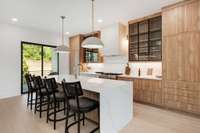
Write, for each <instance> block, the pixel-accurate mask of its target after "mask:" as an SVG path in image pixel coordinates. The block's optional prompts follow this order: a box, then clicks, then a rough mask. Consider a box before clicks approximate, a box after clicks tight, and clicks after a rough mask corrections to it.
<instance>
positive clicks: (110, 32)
mask: <svg viewBox="0 0 200 133" xmlns="http://www.w3.org/2000/svg"><path fill="white" fill-rule="evenodd" d="M101 40H102V42H103V43H104V55H107V56H109V55H118V54H119V52H120V49H119V27H118V24H115V25H112V26H109V27H106V28H103V29H102V30H101Z"/></svg>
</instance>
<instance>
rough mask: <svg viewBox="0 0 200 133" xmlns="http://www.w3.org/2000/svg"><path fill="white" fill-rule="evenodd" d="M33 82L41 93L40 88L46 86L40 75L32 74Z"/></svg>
mask: <svg viewBox="0 0 200 133" xmlns="http://www.w3.org/2000/svg"><path fill="white" fill-rule="evenodd" d="M33 83H34V87H35V89H36V90H37V91H38V92H39V94H42V89H45V88H46V87H45V84H44V81H43V79H42V78H41V77H40V76H33Z"/></svg>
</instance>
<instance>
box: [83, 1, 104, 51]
mask: <svg viewBox="0 0 200 133" xmlns="http://www.w3.org/2000/svg"><path fill="white" fill-rule="evenodd" d="M91 1H92V19H91V20H92V32H94V0H91ZM82 47H83V48H91V49H94V48H97V49H98V48H103V43H102V41H101V40H100V39H99V38H97V37H88V38H86V39H85V40H84V41H83V43H82Z"/></svg>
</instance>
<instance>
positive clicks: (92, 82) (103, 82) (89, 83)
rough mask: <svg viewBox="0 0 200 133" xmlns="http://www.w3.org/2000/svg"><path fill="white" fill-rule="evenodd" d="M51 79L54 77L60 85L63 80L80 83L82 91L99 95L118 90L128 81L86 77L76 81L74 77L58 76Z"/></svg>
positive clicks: (80, 77) (79, 77)
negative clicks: (109, 90) (112, 89)
mask: <svg viewBox="0 0 200 133" xmlns="http://www.w3.org/2000/svg"><path fill="white" fill-rule="evenodd" d="M53 77H55V78H56V80H57V81H58V82H60V83H61V82H62V80H63V79H65V80H66V82H75V81H81V85H82V87H83V89H86V90H89V91H93V92H98V93H100V92H101V91H103V90H104V89H106V88H118V87H120V86H124V85H127V84H129V82H128V81H120V80H111V79H102V78H95V77H87V76H78V78H77V79H75V77H74V75H59V76H53Z"/></svg>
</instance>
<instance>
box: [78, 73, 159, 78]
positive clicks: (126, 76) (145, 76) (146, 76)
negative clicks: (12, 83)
mask: <svg viewBox="0 0 200 133" xmlns="http://www.w3.org/2000/svg"><path fill="white" fill-rule="evenodd" d="M80 74H81V75H97V74H96V73H95V72H81V73H80ZM119 77H124V78H133V79H134V78H135V79H150V80H162V78H161V77H157V76H155V75H141V76H136V75H120V76H119Z"/></svg>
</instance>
